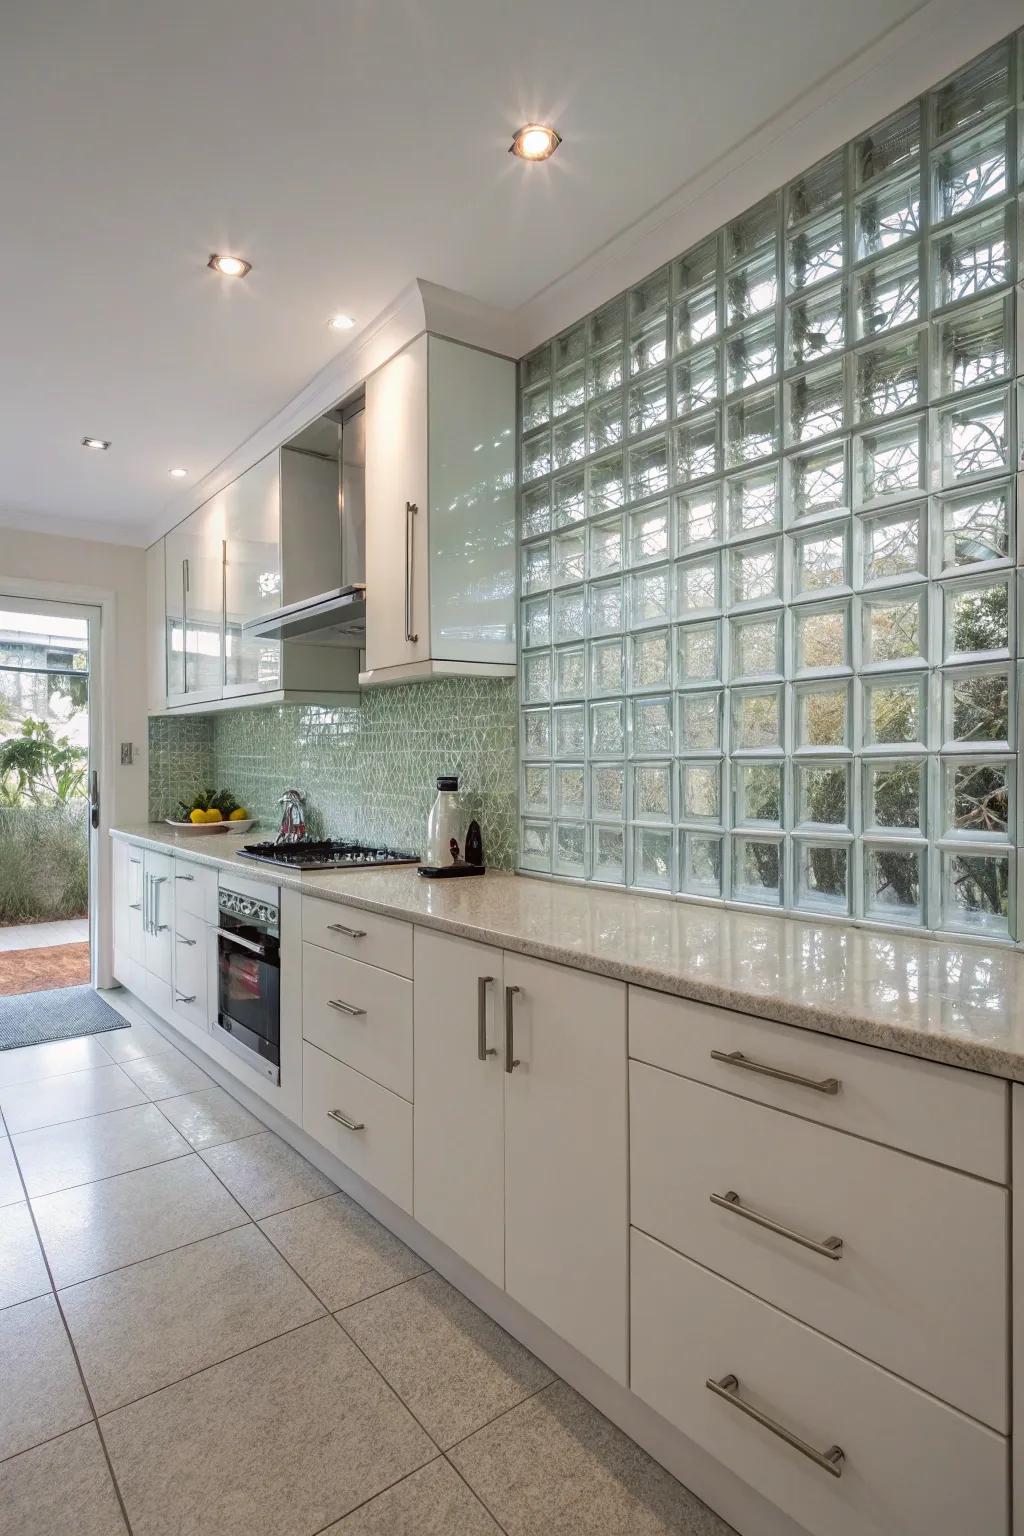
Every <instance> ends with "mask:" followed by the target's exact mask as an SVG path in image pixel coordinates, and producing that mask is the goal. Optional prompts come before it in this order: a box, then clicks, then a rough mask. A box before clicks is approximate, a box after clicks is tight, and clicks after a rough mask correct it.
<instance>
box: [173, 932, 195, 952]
mask: <svg viewBox="0 0 1024 1536" xmlns="http://www.w3.org/2000/svg"><path fill="white" fill-rule="evenodd" d="M174 937H175V938H176V939H177V941H178V943H179V944H187V945H188V947H189V949H195V947H196V941H195V939H186V938H185V937H184V936H183V935H182V934H180V933H176V934H175V935H174Z"/></svg>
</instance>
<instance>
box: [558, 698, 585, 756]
mask: <svg viewBox="0 0 1024 1536" xmlns="http://www.w3.org/2000/svg"><path fill="white" fill-rule="evenodd" d="M551 714H552V720H553V728H554V745H555V753H554V755H555V757H561V758H566V757H582V756H583V754H584V752H585V751H586V748H587V727H586V715H585V710H584V706H583V705H582V704H560V705H557V706H556V707H555V708H554V709H553V710H552V711H551Z"/></svg>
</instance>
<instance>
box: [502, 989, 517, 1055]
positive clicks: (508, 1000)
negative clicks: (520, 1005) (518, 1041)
mask: <svg viewBox="0 0 1024 1536" xmlns="http://www.w3.org/2000/svg"><path fill="white" fill-rule="evenodd" d="M518 991H519V988H518V987H506V988H505V1071H506V1072H513V1071H515V1069H516V1067H518V1066H519V1065H520V1062H519V1059H518V1058H517V1056H516V1055H515V1045H514V1042H513V1039H512V1031H513V1029H514V1026H515V1020H514V1017H513V1012H514V1007H515V996H516V993H517V992H518Z"/></svg>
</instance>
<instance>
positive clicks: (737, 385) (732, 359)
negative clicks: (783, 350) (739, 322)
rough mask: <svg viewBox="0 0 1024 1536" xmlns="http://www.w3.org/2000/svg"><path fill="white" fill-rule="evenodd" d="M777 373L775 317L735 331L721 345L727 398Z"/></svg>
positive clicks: (761, 382) (777, 352)
mask: <svg viewBox="0 0 1024 1536" xmlns="http://www.w3.org/2000/svg"><path fill="white" fill-rule="evenodd" d="M679 366H682V365H679ZM778 371H779V349H778V345H777V342H776V325H775V316H774V315H771V316H770V317H769V318H768V319H767V320H757V321H755V322H754V323H753V324H752V325H746V326H744V327H743V329H742V330H741V331H736V332H734V333H733V335H731V336H729V337H728V338H727V339H726V343H725V387H726V390H727V392H728V393H729V394H730V395H733V394H736V393H737V391H739V390H743V389H750V388H751V387H752V386H753V385H754V384H763V383H764V381H765V380H766V379H773V378H774V377H775V375H776V373H778Z"/></svg>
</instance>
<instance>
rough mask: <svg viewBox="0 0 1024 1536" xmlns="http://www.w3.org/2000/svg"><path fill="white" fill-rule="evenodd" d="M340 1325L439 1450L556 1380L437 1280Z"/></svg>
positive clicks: (373, 1303)
mask: <svg viewBox="0 0 1024 1536" xmlns="http://www.w3.org/2000/svg"><path fill="white" fill-rule="evenodd" d="M338 1321H339V1323H340V1324H341V1326H342V1327H343V1328H344V1329H345V1331H346V1333H349V1334H351V1336H352V1338H354V1339H355V1341H356V1343H357V1344H358V1345H359V1347H360V1349H362V1350H363V1351H364V1353H365V1354H367V1355H368V1356H369V1358H370V1359H371V1360H372V1361H373V1363H374V1365H375V1366H376V1367H377V1369H378V1370H379V1371H380V1373H381V1375H382V1376H383V1377H384V1379H385V1380H386V1381H388V1382H390V1383H391V1385H392V1386H393V1387H394V1389H395V1391H396V1392H397V1393H398V1395H399V1397H400V1398H401V1399H402V1401H403V1402H404V1403H406V1404H407V1405H408V1407H410V1408H411V1409H412V1411H413V1413H414V1414H415V1415H416V1417H417V1419H419V1421H420V1423H421V1424H422V1425H423V1428H424V1429H425V1430H426V1431H427V1434H428V1435H430V1436H431V1437H432V1438H433V1439H434V1440H436V1441H437V1443H438V1445H439V1446H440V1447H441V1449H442V1450H447V1449H448V1447H449V1446H451V1445H454V1444H455V1443H456V1441H458V1440H464V1439H465V1438H466V1436H467V1435H471V1434H472V1433H473V1431H474V1430H476V1429H480V1428H481V1427H482V1425H484V1424H488V1423H490V1421H491V1420H492V1419H496V1418H497V1417H498V1416H499V1414H502V1413H506V1412H507V1411H508V1409H509V1408H513V1407H515V1405H516V1403H521V1402H522V1401H523V1399H524V1398H526V1397H530V1396H532V1395H533V1393H534V1392H538V1391H539V1390H540V1389H541V1387H544V1386H546V1385H547V1384H548V1382H550V1381H553V1380H554V1376H553V1375H552V1373H551V1371H549V1370H548V1368H547V1366H546V1365H542V1364H541V1362H540V1361H539V1360H538V1359H537V1358H536V1356H535V1355H531V1354H530V1352H529V1350H527V1349H524V1348H523V1346H522V1345H521V1344H519V1343H517V1341H516V1340H515V1339H513V1338H512V1336H511V1334H508V1333H506V1332H505V1330H504V1328H499V1327H498V1324H497V1323H495V1322H493V1321H492V1319H491V1318H489V1317H487V1316H486V1315H485V1314H484V1313H483V1312H481V1311H480V1309H479V1307H475V1306H474V1305H473V1303H472V1302H471V1301H467V1299H466V1297H465V1296H463V1295H461V1294H460V1292H459V1291H456V1290H455V1289H454V1288H453V1287H452V1286H450V1285H449V1284H448V1282H447V1280H444V1279H442V1277H441V1276H440V1275H435V1274H429V1275H421V1276H420V1278H419V1279H417V1280H410V1281H408V1282H407V1284H405V1285H399V1286H396V1287H394V1289H392V1290H390V1291H385V1292H384V1293H383V1294H382V1295H380V1296H372V1297H371V1298H370V1299H369V1300H368V1301H361V1302H359V1304H358V1305H357V1306H354V1307H349V1308H348V1310H347V1311H344V1312H339V1313H338Z"/></svg>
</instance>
